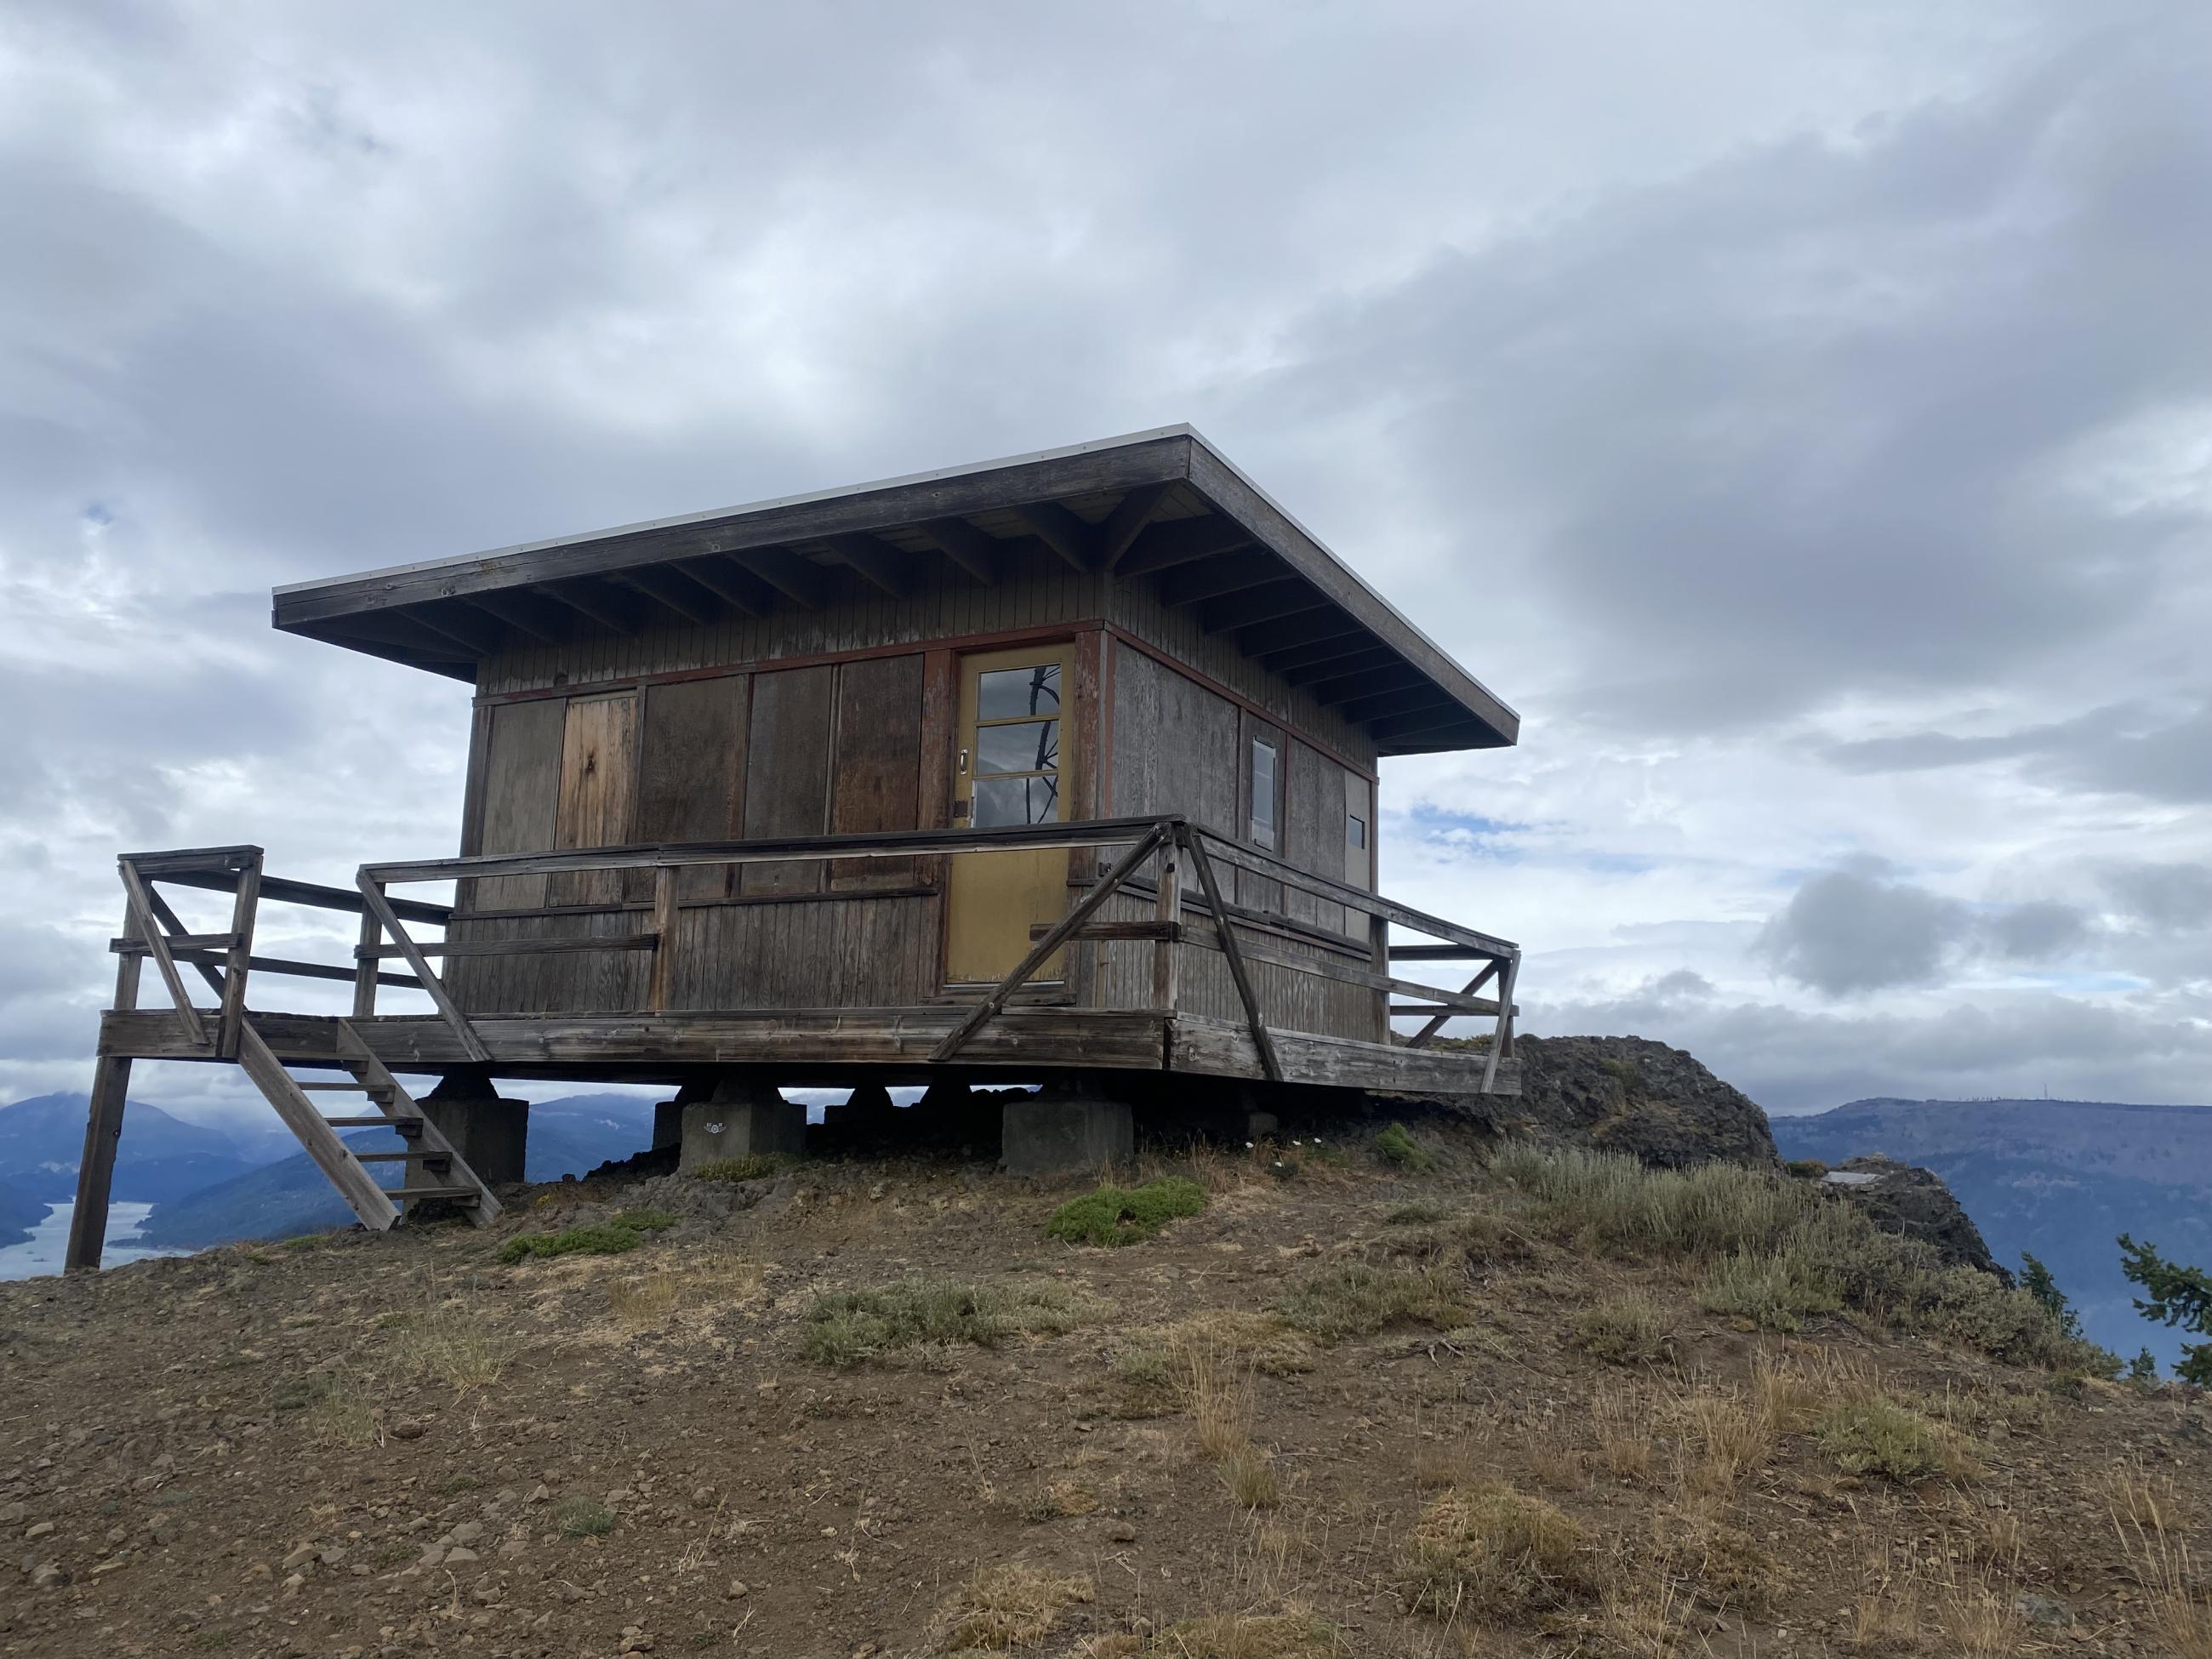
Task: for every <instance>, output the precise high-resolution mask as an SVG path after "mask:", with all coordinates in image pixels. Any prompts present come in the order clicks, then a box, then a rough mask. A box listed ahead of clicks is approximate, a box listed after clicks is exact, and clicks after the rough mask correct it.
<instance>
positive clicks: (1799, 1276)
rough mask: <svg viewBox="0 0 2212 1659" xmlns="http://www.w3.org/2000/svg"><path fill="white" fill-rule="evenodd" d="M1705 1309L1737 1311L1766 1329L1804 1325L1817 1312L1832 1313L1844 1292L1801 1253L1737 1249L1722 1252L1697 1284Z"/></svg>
mask: <svg viewBox="0 0 2212 1659" xmlns="http://www.w3.org/2000/svg"><path fill="white" fill-rule="evenodd" d="M1698 1305H1699V1307H1700V1308H1703V1309H1704V1310H1705V1311H1706V1312H1707V1313H1717V1314H1733V1315H1735V1316H1737V1317H1738V1318H1741V1319H1748V1320H1749V1321H1751V1322H1752V1323H1753V1324H1754V1325H1756V1326H1758V1327H1759V1329H1761V1330H1763V1331H1795V1330H1799V1329H1802V1328H1803V1326H1804V1323H1805V1321H1806V1318H1807V1317H1808V1316H1809V1315H1813V1314H1823V1313H1834V1312H1836V1311H1837V1310H1838V1309H1840V1308H1841V1307H1842V1306H1843V1305H1844V1304H1843V1298H1842V1297H1840V1296H1839V1295H1838V1293H1837V1291H1836V1289H1835V1286H1834V1285H1832V1283H1831V1282H1830V1281H1829V1279H1827V1277H1826V1275H1825V1274H1823V1273H1820V1272H1819V1270H1818V1269H1817V1268H1815V1267H1814V1266H1813V1264H1812V1263H1811V1262H1810V1261H1808V1260H1806V1258H1805V1257H1804V1255H1802V1253H1801V1252H1798V1251H1795V1250H1790V1249H1784V1250H1781V1251H1778V1252H1777V1253H1775V1254H1772V1255H1759V1254H1757V1253H1755V1252H1753V1251H1748V1250H1738V1251H1736V1252H1735V1254H1734V1255H1728V1256H1723V1258H1722V1259H1721V1260H1720V1261H1718V1262H1717V1263H1716V1264H1715V1265H1714V1267H1713V1269H1712V1271H1711V1273H1708V1274H1706V1276H1705V1283H1704V1284H1703V1285H1699V1288H1698Z"/></svg>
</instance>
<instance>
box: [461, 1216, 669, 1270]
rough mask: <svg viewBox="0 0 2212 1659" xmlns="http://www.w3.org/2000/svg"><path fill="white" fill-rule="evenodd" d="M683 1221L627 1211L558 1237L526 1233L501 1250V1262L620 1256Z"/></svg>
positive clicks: (555, 1235) (572, 1229) (589, 1222)
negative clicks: (551, 1256)
mask: <svg viewBox="0 0 2212 1659" xmlns="http://www.w3.org/2000/svg"><path fill="white" fill-rule="evenodd" d="M678 1219H679V1218H678V1217H676V1216H672V1215H671V1214H669V1212H667V1211H665V1210H623V1211H621V1212H618V1213H617V1214H616V1215H615V1216H613V1217H612V1218H610V1219H608V1220H605V1221H587V1222H584V1223H581V1224H580V1225H577V1226H574V1227H564V1228H562V1230H561V1231H559V1232H557V1233H523V1234H521V1235H520V1236H519V1237H514V1238H510V1239H508V1240H507V1243H504V1244H502V1245H501V1246H500V1247H499V1259H500V1260H501V1261H504V1262H506V1263H507V1265H508V1266H510V1267H512V1266H513V1264H514V1263H516V1262H518V1261H522V1260H524V1259H525V1258H526V1257H529V1256H548V1255H621V1254H623V1251H625V1250H634V1249H636V1248H637V1247H638V1246H639V1245H641V1244H642V1243H645V1236H646V1235H647V1233H657V1232H664V1231H666V1230H667V1229H669V1228H671V1227H673V1226H674V1225H676V1224H677V1222H678Z"/></svg>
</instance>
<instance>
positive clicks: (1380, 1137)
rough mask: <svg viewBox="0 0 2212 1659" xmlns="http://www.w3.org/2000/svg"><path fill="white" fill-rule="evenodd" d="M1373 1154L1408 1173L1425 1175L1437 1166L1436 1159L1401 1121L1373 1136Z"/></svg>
mask: <svg viewBox="0 0 2212 1659" xmlns="http://www.w3.org/2000/svg"><path fill="white" fill-rule="evenodd" d="M1375 1156H1376V1157H1377V1158H1381V1159H1382V1160H1383V1162H1384V1163H1385V1164H1389V1165H1391V1166H1392V1167H1393V1168H1395V1169H1400V1170H1405V1171H1406V1172H1407V1174H1408V1175H1426V1174H1428V1173H1429V1171H1430V1170H1433V1169H1435V1168H1436V1167H1437V1161H1436V1159H1435V1158H1431V1156H1430V1155H1429V1153H1428V1152H1427V1150H1426V1149H1425V1148H1424V1147H1423V1146H1421V1144H1420V1142H1419V1141H1417V1140H1415V1139H1413V1135H1412V1134H1411V1133H1408V1132H1407V1128H1406V1126H1405V1125H1404V1124H1402V1123H1393V1124H1392V1125H1390V1126H1389V1127H1388V1128H1386V1129H1384V1130H1383V1131H1382V1132H1381V1133H1378V1134H1377V1135H1376V1137H1375Z"/></svg>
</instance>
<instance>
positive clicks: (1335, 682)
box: [1308, 663, 1429, 703]
mask: <svg viewBox="0 0 2212 1659" xmlns="http://www.w3.org/2000/svg"><path fill="white" fill-rule="evenodd" d="M1426 684H1429V677H1428V676H1427V675H1426V674H1424V673H1423V672H1421V671H1420V670H1419V669H1418V668H1414V667H1413V666H1411V665H1407V664H1405V663H1395V664H1384V665H1382V666H1380V667H1374V668H1367V669H1363V670H1360V671H1357V672H1353V673H1334V674H1332V675H1331V677H1330V678H1327V679H1317V680H1314V681H1312V682H1311V683H1310V685H1309V687H1308V689H1309V690H1311V691H1312V693H1313V695H1314V697H1315V699H1316V701H1318V702H1323V703H1334V702H1348V701H1349V700H1351V699H1352V698H1353V697H1366V696H1374V695H1375V694H1376V692H1380V691H1402V690H1406V689H1407V687H1409V686H1415V685H1426Z"/></svg>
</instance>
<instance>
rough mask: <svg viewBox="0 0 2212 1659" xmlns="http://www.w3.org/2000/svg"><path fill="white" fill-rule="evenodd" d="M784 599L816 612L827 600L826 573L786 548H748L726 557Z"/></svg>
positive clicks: (828, 583) (828, 581) (827, 578)
mask: <svg viewBox="0 0 2212 1659" xmlns="http://www.w3.org/2000/svg"><path fill="white" fill-rule="evenodd" d="M730 557H731V558H732V559H734V560H736V561H737V562H738V564H740V565H742V566H744V568H746V569H747V570H750V571H751V572H752V574H754V575H756V576H758V577H759V578H760V579H761V580H763V581H764V582H766V583H767V584H768V585H769V586H770V587H773V588H774V589H775V591H776V592H779V593H781V594H782V595H783V596H784V597H785V598H786V599H790V600H792V601H793V603H795V604H798V605H805V607H806V608H807V609H808V610H809V611H819V610H820V609H821V608H822V607H823V605H827V604H829V592H830V579H829V572H828V571H826V570H824V569H823V568H822V567H821V566H820V565H818V564H816V563H815V562H813V561H812V560H811V559H802V558H800V557H799V555H798V554H796V553H794V552H793V551H792V550H790V549H789V548H787V547H749V548H744V549H742V550H738V551H736V552H733V553H732V554H731V555H730Z"/></svg>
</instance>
